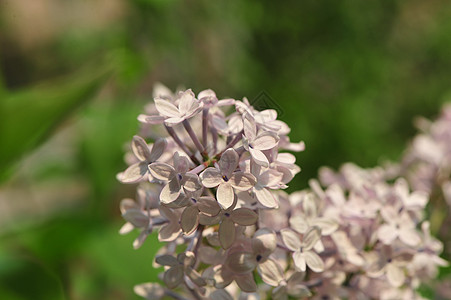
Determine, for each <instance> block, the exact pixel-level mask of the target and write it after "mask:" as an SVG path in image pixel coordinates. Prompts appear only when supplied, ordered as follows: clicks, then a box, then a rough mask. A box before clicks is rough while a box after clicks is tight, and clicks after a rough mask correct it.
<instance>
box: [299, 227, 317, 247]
mask: <svg viewBox="0 0 451 300" xmlns="http://www.w3.org/2000/svg"><path fill="white" fill-rule="evenodd" d="M320 238H321V229H319V227H317V226H313V227H311V228H310V229H309V230H308V231H307V233H306V234H305V235H304V237H303V238H302V247H303V248H304V250H310V249H312V248H313V246H315V244H316V243H317V242H318V241H319V239H320Z"/></svg>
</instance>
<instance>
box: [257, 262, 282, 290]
mask: <svg viewBox="0 0 451 300" xmlns="http://www.w3.org/2000/svg"><path fill="white" fill-rule="evenodd" d="M258 273H260V275H261V277H262V280H263V281H264V282H265V283H266V284H269V285H271V286H278V285H279V282H281V281H282V280H283V278H284V274H283V270H282V268H281V267H280V265H279V264H277V263H276V262H275V261H273V260H271V259H268V260H267V261H265V262H264V263H261V264H259V265H258Z"/></svg>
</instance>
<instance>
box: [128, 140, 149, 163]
mask: <svg viewBox="0 0 451 300" xmlns="http://www.w3.org/2000/svg"><path fill="white" fill-rule="evenodd" d="M132 150H133V153H134V154H135V156H136V158H138V159H139V160H140V161H149V159H150V150H149V146H148V145H147V143H146V141H145V140H144V139H143V138H142V137H140V136H137V135H135V136H134V137H133V141H132Z"/></svg>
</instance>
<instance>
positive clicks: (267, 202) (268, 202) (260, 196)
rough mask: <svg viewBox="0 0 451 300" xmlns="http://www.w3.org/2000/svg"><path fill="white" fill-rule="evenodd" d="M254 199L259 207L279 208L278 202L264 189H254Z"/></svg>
mask: <svg viewBox="0 0 451 300" xmlns="http://www.w3.org/2000/svg"><path fill="white" fill-rule="evenodd" d="M254 192H255V197H256V198H257V200H258V202H260V204H261V205H263V206H264V207H268V208H276V207H278V206H279V202H278V201H277V199H276V197H274V195H273V194H272V193H271V192H270V191H269V190H268V189H266V188H255V189H254Z"/></svg>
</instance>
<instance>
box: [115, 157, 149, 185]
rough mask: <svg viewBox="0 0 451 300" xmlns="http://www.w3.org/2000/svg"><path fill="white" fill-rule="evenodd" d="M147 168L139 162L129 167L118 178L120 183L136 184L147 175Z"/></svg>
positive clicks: (144, 163) (145, 164)
mask: <svg viewBox="0 0 451 300" xmlns="http://www.w3.org/2000/svg"><path fill="white" fill-rule="evenodd" d="M147 171H148V168H147V163H146V162H139V163H136V164H133V165H131V166H130V167H128V168H127V170H125V171H124V172H123V173H122V175H121V176H120V177H119V180H120V181H121V182H122V183H136V182H138V181H140V180H141V179H142V178H143V177H144V175H146V174H147Z"/></svg>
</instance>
